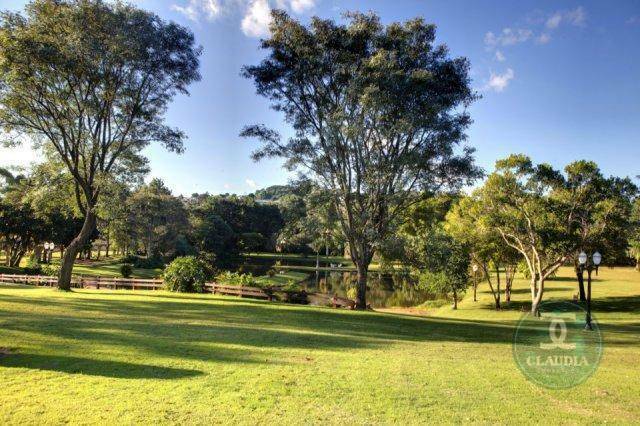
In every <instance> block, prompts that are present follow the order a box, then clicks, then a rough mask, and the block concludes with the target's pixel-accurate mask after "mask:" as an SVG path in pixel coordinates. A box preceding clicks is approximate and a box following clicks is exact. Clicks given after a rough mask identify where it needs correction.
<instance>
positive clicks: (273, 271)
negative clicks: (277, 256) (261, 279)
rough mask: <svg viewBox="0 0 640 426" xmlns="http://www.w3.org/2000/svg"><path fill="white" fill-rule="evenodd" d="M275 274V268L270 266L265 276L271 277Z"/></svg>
mask: <svg viewBox="0 0 640 426" xmlns="http://www.w3.org/2000/svg"><path fill="white" fill-rule="evenodd" d="M276 274H277V272H276V270H275V269H273V268H271V269H269V270H268V271H267V276H268V277H269V278H273V277H275V275H276Z"/></svg>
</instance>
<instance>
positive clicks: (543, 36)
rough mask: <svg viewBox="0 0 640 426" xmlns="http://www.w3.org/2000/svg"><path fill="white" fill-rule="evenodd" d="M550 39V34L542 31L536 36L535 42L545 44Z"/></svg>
mask: <svg viewBox="0 0 640 426" xmlns="http://www.w3.org/2000/svg"><path fill="white" fill-rule="evenodd" d="M550 41H551V36H550V35H549V34H547V33H542V34H540V35H539V36H538V37H536V43H538V44H547V43H549V42H550Z"/></svg>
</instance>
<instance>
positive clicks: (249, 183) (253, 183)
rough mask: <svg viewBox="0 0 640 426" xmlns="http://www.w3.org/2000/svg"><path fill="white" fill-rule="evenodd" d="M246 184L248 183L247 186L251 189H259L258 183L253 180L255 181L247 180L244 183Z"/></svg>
mask: <svg viewBox="0 0 640 426" xmlns="http://www.w3.org/2000/svg"><path fill="white" fill-rule="evenodd" d="M244 183H246V184H247V186H249V187H250V188H257V187H258V185H257V184H256V181H255V180H253V179H246V180H245V181H244Z"/></svg>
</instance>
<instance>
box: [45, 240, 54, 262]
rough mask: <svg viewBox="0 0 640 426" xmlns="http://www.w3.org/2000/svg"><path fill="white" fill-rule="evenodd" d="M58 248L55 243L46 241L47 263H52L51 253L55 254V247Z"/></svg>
mask: <svg viewBox="0 0 640 426" xmlns="http://www.w3.org/2000/svg"><path fill="white" fill-rule="evenodd" d="M54 248H56V246H55V244H53V243H44V261H45V262H47V263H51V255H52V254H53V249H54Z"/></svg>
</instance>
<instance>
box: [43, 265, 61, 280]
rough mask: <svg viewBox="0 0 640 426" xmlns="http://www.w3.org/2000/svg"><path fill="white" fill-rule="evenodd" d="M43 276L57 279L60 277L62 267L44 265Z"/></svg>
mask: <svg viewBox="0 0 640 426" xmlns="http://www.w3.org/2000/svg"><path fill="white" fill-rule="evenodd" d="M41 270H42V275H45V276H47V277H57V276H58V275H60V267H59V266H55V265H42V267H41Z"/></svg>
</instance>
